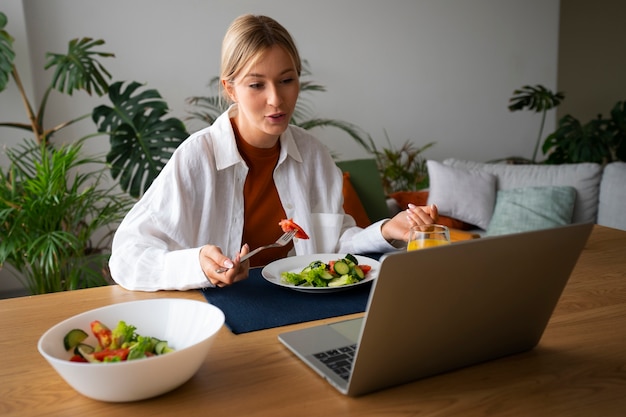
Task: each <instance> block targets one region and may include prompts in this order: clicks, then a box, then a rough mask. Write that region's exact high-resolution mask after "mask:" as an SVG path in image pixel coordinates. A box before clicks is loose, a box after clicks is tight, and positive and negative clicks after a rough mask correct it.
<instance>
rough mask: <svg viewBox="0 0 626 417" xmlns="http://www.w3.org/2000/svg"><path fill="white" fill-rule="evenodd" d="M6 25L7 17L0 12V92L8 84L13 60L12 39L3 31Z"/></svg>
mask: <svg viewBox="0 0 626 417" xmlns="http://www.w3.org/2000/svg"><path fill="white" fill-rule="evenodd" d="M6 24H7V17H6V15H5V14H4V13H2V12H0V91H3V90H4V89H5V88H6V86H7V84H8V83H9V77H10V76H11V72H12V71H13V65H14V64H13V61H14V60H15V52H14V51H13V38H12V37H11V35H9V34H8V33H7V32H6V31H5V30H4V27H5V26H6Z"/></svg>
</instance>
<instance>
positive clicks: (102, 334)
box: [91, 320, 113, 349]
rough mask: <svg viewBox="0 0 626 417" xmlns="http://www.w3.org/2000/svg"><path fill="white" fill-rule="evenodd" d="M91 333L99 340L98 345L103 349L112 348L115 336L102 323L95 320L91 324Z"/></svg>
mask: <svg viewBox="0 0 626 417" xmlns="http://www.w3.org/2000/svg"><path fill="white" fill-rule="evenodd" d="M91 332H92V333H93V335H94V336H95V337H96V339H98V343H99V344H100V347H101V348H102V349H106V348H108V347H109V346H111V343H112V342H113V336H112V334H111V329H109V328H108V327H107V326H105V325H104V324H102V323H101V322H100V321H98V320H95V321H92V322H91Z"/></svg>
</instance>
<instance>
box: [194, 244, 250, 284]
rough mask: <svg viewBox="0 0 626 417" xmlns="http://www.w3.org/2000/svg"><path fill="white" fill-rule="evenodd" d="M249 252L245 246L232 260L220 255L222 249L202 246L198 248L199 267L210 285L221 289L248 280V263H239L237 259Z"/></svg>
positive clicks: (213, 246)
mask: <svg viewBox="0 0 626 417" xmlns="http://www.w3.org/2000/svg"><path fill="white" fill-rule="evenodd" d="M249 251H250V249H249V248H248V245H247V244H245V245H243V247H242V248H241V251H239V253H238V254H237V256H235V258H234V259H232V260H231V259H230V258H228V257H227V256H226V255H224V254H223V253H222V249H220V248H219V247H218V246H215V245H204V246H203V247H202V248H200V267H201V268H202V271H203V272H204V276H206V278H207V279H208V280H209V282H210V283H211V284H213V285H214V286H216V287H219V288H222V287H226V286H227V285H232V284H234V283H235V282H238V281H242V280H244V279H246V278H248V271H249V269H250V262H249V261H245V262H243V263H240V262H239V259H241V257H242V256H243V255H245V254H247V253H248V252H249Z"/></svg>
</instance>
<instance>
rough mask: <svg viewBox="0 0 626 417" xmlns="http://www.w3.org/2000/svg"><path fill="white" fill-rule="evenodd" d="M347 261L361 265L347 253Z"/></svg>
mask: <svg viewBox="0 0 626 417" xmlns="http://www.w3.org/2000/svg"><path fill="white" fill-rule="evenodd" d="M346 259H347V260H349V261H350V262H352V263H353V264H355V265H358V264H359V261H357V259H356V258H355V257H354V255H352V254H351V253H347V254H346Z"/></svg>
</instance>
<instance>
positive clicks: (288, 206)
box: [285, 203, 293, 210]
mask: <svg viewBox="0 0 626 417" xmlns="http://www.w3.org/2000/svg"><path fill="white" fill-rule="evenodd" d="M285 207H286V208H288V209H289V210H291V209H292V208H293V205H292V204H291V203H287V204H286V205H285Z"/></svg>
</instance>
